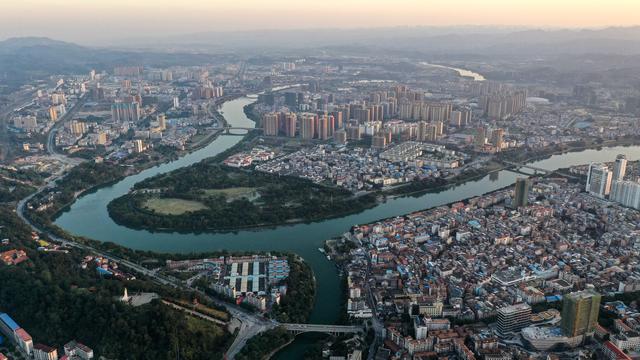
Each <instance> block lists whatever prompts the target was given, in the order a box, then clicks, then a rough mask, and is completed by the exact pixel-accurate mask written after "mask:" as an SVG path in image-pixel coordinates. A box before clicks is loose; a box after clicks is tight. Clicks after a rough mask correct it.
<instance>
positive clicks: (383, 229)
mask: <svg viewBox="0 0 640 360" xmlns="http://www.w3.org/2000/svg"><path fill="white" fill-rule="evenodd" d="M581 190H582V186H581V185H577V184H570V183H568V181H567V180H566V179H547V180H539V181H531V179H520V180H519V181H518V184H517V185H516V187H515V189H507V190H500V191H497V192H494V193H491V194H488V195H485V196H481V197H475V198H471V199H468V200H467V201H465V202H459V203H454V204H451V205H447V206H441V207H437V208H434V209H431V210H426V211H421V212H417V213H412V214H407V215H405V216H400V217H395V218H389V219H386V220H382V221H379V222H376V223H371V224H366V225H359V226H355V227H353V228H352V229H351V231H350V233H349V234H348V235H347V238H348V241H352V242H354V243H356V244H357V246H356V247H355V248H353V249H352V250H349V253H348V254H346V255H347V259H348V260H347V261H346V262H345V263H344V264H343V266H344V269H345V272H346V273H347V278H348V291H349V293H348V304H347V312H348V313H349V315H350V316H352V317H354V318H368V317H376V318H378V319H379V320H380V321H381V322H383V323H384V327H385V329H386V334H387V338H388V336H389V334H391V333H392V332H393V331H400V334H401V335H402V338H403V339H404V340H403V341H404V343H401V342H399V341H392V342H393V343H394V344H395V345H396V346H398V347H399V348H400V350H401V351H410V349H411V348H410V346H414V345H416V343H415V342H416V341H417V340H418V339H417V338H416V335H415V334H412V333H411V331H407V329H411V326H410V324H406V323H405V322H403V321H402V319H403V318H404V317H403V314H407V313H408V314H410V315H412V316H414V315H415V316H420V317H422V318H424V319H431V320H421V321H426V322H432V320H434V319H445V318H449V319H457V320H460V321H468V322H485V323H491V324H492V325H490V326H489V327H488V330H487V331H489V333H490V334H492V335H491V336H493V337H497V338H502V339H506V340H508V341H514V342H515V343H517V344H520V345H521V346H520V348H521V347H522V346H527V347H529V348H530V349H534V350H541V351H543V350H545V349H546V350H548V349H550V348H553V347H557V346H567V347H571V346H576V345H578V344H582V343H583V341H584V339H585V336H591V335H592V334H593V332H594V329H595V328H596V326H595V325H596V323H597V318H598V309H599V302H600V296H601V295H599V294H617V293H625V292H632V291H637V290H639V289H640V271H639V270H638V269H637V265H636V262H637V256H638V254H639V252H638V251H639V250H640V230H639V229H638V228H637V224H638V221H639V220H640V213H639V212H637V211H635V210H632V209H628V208H625V207H621V206H618V205H616V204H613V203H608V202H603V201H602V200H600V199H598V198H596V197H593V196H589V195H588V194H585V193H584V192H582V191H581ZM343 255H345V254H343ZM557 302H563V304H564V306H563V313H562V315H561V316H559V315H558V314H553V313H550V312H543V313H538V314H533V313H532V308H531V307H532V306H534V305H543V306H551V305H553V304H554V303H557ZM413 328H415V325H414V326H413ZM394 329H395V330H394ZM460 331H461V330H459V331H458V332H460ZM409 336H411V339H410V341H407V340H408V337H409ZM458 337H460V336H458ZM471 337H473V336H471ZM463 338H464V337H463ZM467 338H468V337H467ZM439 341H440V340H437V339H435V338H431V339H430V340H428V341H426V344H425V343H420V346H425V347H422V348H414V350H411V351H418V350H417V349H421V351H423V350H424V351H434V350H433V349H436V347H435V346H436V345H437V344H438V342H439ZM409 344H410V345H409ZM467 344H468V342H467ZM425 349H426V350H425ZM503 350H505V351H508V352H509V356H512V354H513V352H514V351H518V350H516V349H513V348H512V347H511V346H507V349H503ZM472 351H474V350H473V349H472ZM436 352H437V350H436ZM463 352H465V351H463ZM475 354H476V356H478V354H479V353H478V352H476V353H475ZM485 358H487V357H485ZM488 358H492V359H493V358H505V359H506V358H510V357H488Z"/></svg>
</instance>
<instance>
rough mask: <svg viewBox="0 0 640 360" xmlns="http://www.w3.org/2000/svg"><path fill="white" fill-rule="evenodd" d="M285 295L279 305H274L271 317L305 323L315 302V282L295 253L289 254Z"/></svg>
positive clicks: (306, 265) (286, 321)
mask: <svg viewBox="0 0 640 360" xmlns="http://www.w3.org/2000/svg"><path fill="white" fill-rule="evenodd" d="M288 260H289V266H290V272H289V278H288V279H287V280H286V282H287V295H286V296H284V297H283V298H282V301H281V302H280V305H275V306H274V308H273V310H272V313H273V317H274V318H275V319H276V320H278V321H279V322H282V323H306V322H307V321H308V320H309V315H310V314H311V310H313V305H314V302H315V295H316V286H315V285H316V284H315V279H314V277H313V271H312V270H311V268H310V267H309V265H308V264H307V263H305V262H304V261H303V260H302V259H300V258H298V257H297V256H295V255H290V256H289V259H288Z"/></svg>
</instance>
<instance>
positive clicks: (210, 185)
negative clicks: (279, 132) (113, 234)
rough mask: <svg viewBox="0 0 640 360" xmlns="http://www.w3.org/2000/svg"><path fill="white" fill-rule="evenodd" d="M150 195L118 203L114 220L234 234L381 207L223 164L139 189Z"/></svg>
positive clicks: (179, 172) (347, 194) (187, 171)
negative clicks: (160, 204) (179, 208)
mask: <svg viewBox="0 0 640 360" xmlns="http://www.w3.org/2000/svg"><path fill="white" fill-rule="evenodd" d="M233 188H255V191H256V193H257V196H256V199H248V198H246V197H230V196H228V195H227V194H225V193H224V192H212V191H211V190H221V189H233ZM136 189H137V190H142V189H159V191H161V194H156V193H153V194H148V193H146V192H144V191H139V192H136V193H131V194H127V195H125V196H122V197H120V198H118V199H115V200H114V201H112V202H111V203H110V204H109V206H108V209H109V214H110V216H111V217H112V218H113V219H114V220H115V221H116V222H117V223H119V224H121V225H126V226H129V227H132V228H146V229H172V230H185V231H191V230H230V229H238V228H246V227H254V226H269V225H278V224H283V223H290V222H300V221H314V220H320V219H324V218H329V217H336V216H344V215H346V214H349V213H354V212H358V211H361V210H363V209H365V208H368V207H371V206H373V205H375V203H376V198H375V195H374V194H369V195H365V196H360V197H354V196H353V195H352V194H351V193H350V192H349V191H347V190H344V189H339V188H332V187H326V186H321V185H317V184H314V183H313V182H311V181H309V180H305V179H300V178H296V177H289V176H278V175H273V174H267V173H262V172H257V171H249V170H240V169H233V168H229V167H226V166H223V165H217V164H208V163H199V164H195V165H193V166H191V167H188V168H184V169H180V170H177V171H175V172H172V173H169V174H166V175H162V176H158V177H154V178H151V179H148V180H146V181H143V182H141V183H138V184H136ZM151 197H161V198H169V199H171V198H175V199H184V200H193V201H198V202H200V203H202V204H204V205H205V206H206V209H203V210H198V211H192V212H186V213H183V214H179V215H169V214H160V213H157V212H155V211H153V210H151V209H148V208H145V206H144V204H145V202H146V201H147V200H148V199H149V198H151Z"/></svg>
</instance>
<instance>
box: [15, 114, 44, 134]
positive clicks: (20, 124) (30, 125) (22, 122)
mask: <svg viewBox="0 0 640 360" xmlns="http://www.w3.org/2000/svg"><path fill="white" fill-rule="evenodd" d="M13 126H14V127H15V128H17V129H21V130H25V131H34V130H35V129H37V128H38V121H37V120H36V117H35V116H17V117H14V118H13Z"/></svg>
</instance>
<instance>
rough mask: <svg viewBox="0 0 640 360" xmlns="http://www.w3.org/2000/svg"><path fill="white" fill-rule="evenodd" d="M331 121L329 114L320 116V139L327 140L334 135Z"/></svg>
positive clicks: (318, 134)
mask: <svg viewBox="0 0 640 360" xmlns="http://www.w3.org/2000/svg"><path fill="white" fill-rule="evenodd" d="M332 119H333V118H332ZM329 123H330V121H329V116H327V115H322V116H319V117H318V121H317V136H318V138H319V139H322V140H327V139H329V138H330V137H331V135H333V129H332V128H331V126H330V124H329ZM331 125H332V124H331Z"/></svg>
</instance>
